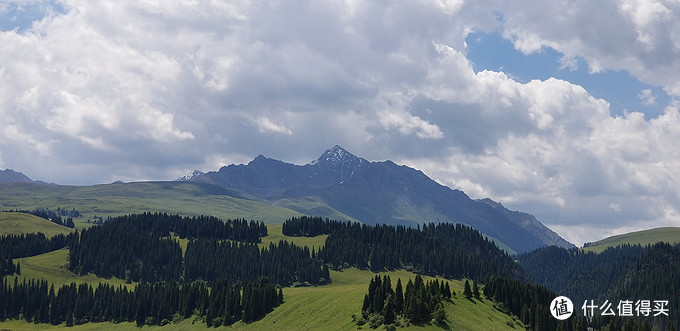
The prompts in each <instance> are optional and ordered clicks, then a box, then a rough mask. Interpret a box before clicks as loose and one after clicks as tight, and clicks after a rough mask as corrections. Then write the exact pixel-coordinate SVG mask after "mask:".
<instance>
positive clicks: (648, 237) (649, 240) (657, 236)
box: [583, 227, 680, 253]
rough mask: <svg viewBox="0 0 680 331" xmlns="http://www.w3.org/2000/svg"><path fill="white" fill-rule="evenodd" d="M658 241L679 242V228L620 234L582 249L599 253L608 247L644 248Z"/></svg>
mask: <svg viewBox="0 0 680 331" xmlns="http://www.w3.org/2000/svg"><path fill="white" fill-rule="evenodd" d="M659 241H663V242H668V243H671V244H674V243H678V242H680V228H676V227H665V228H656V229H650V230H643V231H636V232H630V233H625V234H620V235H617V236H612V237H609V238H606V239H603V240H600V241H596V242H593V243H590V244H589V245H588V247H584V248H583V250H585V251H590V252H595V253H600V252H602V251H604V250H605V249H607V248H608V247H616V246H619V245H623V244H631V245H638V244H639V245H642V246H644V245H649V244H654V243H657V242H659Z"/></svg>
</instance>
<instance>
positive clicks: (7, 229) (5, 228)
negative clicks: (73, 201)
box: [0, 212, 73, 237]
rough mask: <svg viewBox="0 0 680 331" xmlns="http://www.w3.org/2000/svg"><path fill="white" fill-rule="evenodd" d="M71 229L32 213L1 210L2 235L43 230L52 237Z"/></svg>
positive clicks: (0, 233)
mask: <svg viewBox="0 0 680 331" xmlns="http://www.w3.org/2000/svg"><path fill="white" fill-rule="evenodd" d="M71 231H73V229H70V228H67V227H65V226H61V225H59V224H56V223H52V222H50V221H48V220H46V219H44V218H40V217H37V216H33V215H30V214H25V213H10V212H0V236H1V235H7V234H22V233H38V232H42V233H44V234H45V235H46V236H47V237H51V236H54V235H56V234H68V233H71Z"/></svg>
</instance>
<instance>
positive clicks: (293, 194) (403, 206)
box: [189, 146, 574, 252]
mask: <svg viewBox="0 0 680 331" xmlns="http://www.w3.org/2000/svg"><path fill="white" fill-rule="evenodd" d="M189 180H190V181H198V182H205V183H211V184H215V185H219V186H222V187H225V188H231V189H238V190H242V191H244V192H246V193H248V194H250V195H254V196H256V197H259V198H262V199H265V200H268V201H269V202H271V203H273V204H283V203H284V202H285V204H286V205H285V206H286V207H287V208H291V209H294V210H297V211H299V212H301V213H307V214H312V213H313V215H314V216H321V217H332V218H336V219H337V217H333V216H336V215H338V214H341V215H346V216H348V218H351V219H354V220H359V221H361V222H363V223H366V224H380V223H386V224H400V225H407V226H415V225H416V224H420V223H426V222H439V221H441V222H458V223H465V224H468V225H470V226H472V227H474V228H476V229H478V230H480V231H481V232H483V233H484V234H486V235H488V236H491V237H493V238H495V239H498V240H500V241H502V242H503V243H504V244H506V245H507V246H508V247H510V248H511V249H512V250H514V251H516V252H527V251H530V250H533V249H536V248H539V247H544V246H550V245H557V246H561V247H574V245H572V244H571V243H569V242H567V241H566V240H564V239H562V238H561V237H559V235H557V234H556V233H554V232H552V231H551V230H550V229H548V228H546V227H545V226H543V224H541V223H540V222H539V221H538V220H536V219H535V218H534V217H533V216H531V215H529V214H526V213H519V212H513V211H510V210H507V209H505V208H504V207H503V206H501V205H500V204H497V203H495V202H494V203H490V201H491V200H488V201H487V200H479V201H477V200H472V199H470V198H469V197H468V196H467V195H466V194H465V193H463V192H462V191H460V190H452V189H450V188H448V187H446V186H443V185H440V184H439V183H437V182H435V181H433V180H432V179H430V178H429V177H427V176H426V175H425V174H424V173H422V172H421V171H419V170H416V169H413V168H409V167H407V166H399V165H397V164H395V163H393V162H392V161H384V162H369V161H367V160H365V159H362V158H359V157H357V156H355V155H353V154H351V153H349V152H348V151H346V150H345V149H343V148H342V147H340V146H335V147H333V148H332V149H329V150H327V151H325V152H324V153H323V154H322V155H321V156H320V157H319V158H318V159H317V160H314V161H312V162H310V163H308V164H306V165H302V166H299V165H294V164H290V163H285V162H282V161H279V160H274V159H270V158H267V157H264V156H262V155H259V156H258V157H256V158H255V159H254V160H252V161H251V162H250V163H248V164H247V165H233V164H232V165H229V166H226V167H222V168H221V169H220V170H219V171H216V172H208V173H205V174H202V175H198V176H195V177H193V178H191V179H189ZM308 201H316V202H323V203H325V204H326V205H327V206H328V207H330V208H332V209H333V210H334V213H328V214H326V215H324V213H325V211H324V210H323V209H314V210H313V211H312V210H310V208H309V205H308V203H307V202H308ZM303 202H305V203H303ZM491 202H492V201H491ZM331 215H333V216H331Z"/></svg>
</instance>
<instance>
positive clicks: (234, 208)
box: [0, 182, 302, 228]
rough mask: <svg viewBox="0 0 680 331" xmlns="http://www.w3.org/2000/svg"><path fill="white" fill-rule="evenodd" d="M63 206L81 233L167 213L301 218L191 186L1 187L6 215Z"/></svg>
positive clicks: (219, 190)
mask: <svg viewBox="0 0 680 331" xmlns="http://www.w3.org/2000/svg"><path fill="white" fill-rule="evenodd" d="M57 207H61V208H65V209H69V210H70V209H72V208H75V209H76V210H78V211H80V213H81V215H82V216H83V217H80V218H76V219H74V222H75V223H76V228H83V227H87V226H89V224H87V220H91V219H93V218H94V217H95V216H97V217H103V218H106V217H108V216H119V215H127V214H131V213H142V212H166V213H169V214H179V215H185V216H199V215H211V216H216V217H220V218H223V219H236V218H245V219H248V220H260V221H263V222H265V223H283V221H285V220H286V219H288V218H291V217H294V216H302V214H301V213H299V212H296V211H294V210H291V209H287V208H284V207H278V206H273V205H270V204H268V203H266V202H263V201H260V200H258V199H256V198H251V197H247V196H243V195H240V194H238V193H236V192H231V191H228V190H225V189H222V188H219V187H217V186H213V185H208V184H200V183H187V182H145V183H125V184H106V185H94V186H64V185H44V184H32V183H8V184H0V210H15V209H19V210H33V209H36V208H50V209H56V208H57Z"/></svg>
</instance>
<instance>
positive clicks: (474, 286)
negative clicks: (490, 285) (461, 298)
mask: <svg viewBox="0 0 680 331" xmlns="http://www.w3.org/2000/svg"><path fill="white" fill-rule="evenodd" d="M472 295H474V296H475V298H477V299H479V286H478V285H477V281H476V280H475V281H473V282H472Z"/></svg>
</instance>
